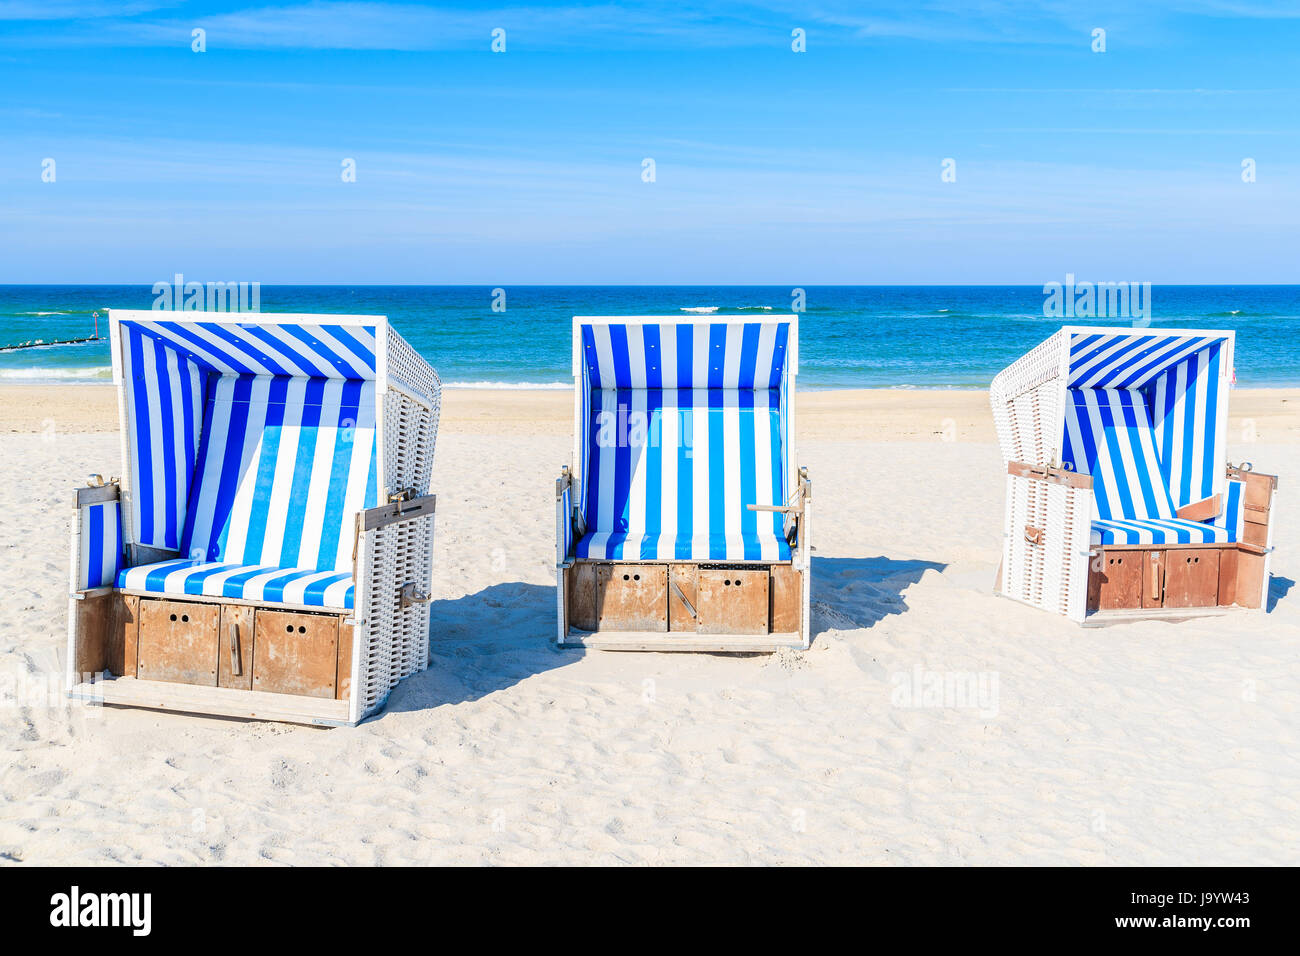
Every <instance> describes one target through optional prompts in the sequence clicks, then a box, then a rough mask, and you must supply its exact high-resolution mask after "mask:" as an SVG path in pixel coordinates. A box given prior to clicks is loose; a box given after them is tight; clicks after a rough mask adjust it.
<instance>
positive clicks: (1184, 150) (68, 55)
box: [0, 0, 1300, 286]
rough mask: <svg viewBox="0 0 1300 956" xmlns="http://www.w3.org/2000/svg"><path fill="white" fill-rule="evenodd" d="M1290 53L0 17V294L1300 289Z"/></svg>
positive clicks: (555, 28)
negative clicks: (1083, 283)
mask: <svg viewBox="0 0 1300 956" xmlns="http://www.w3.org/2000/svg"><path fill="white" fill-rule="evenodd" d="M195 28H201V29H203V30H205V31H206V45H207V50H206V52H203V53H195V52H193V51H192V50H191V37H192V30H194V29H195ZM495 28H501V29H504V30H505V31H506V52H504V53H493V52H492V51H491V49H490V45H491V32H492V30H493V29H495ZM795 28H799V29H802V30H804V31H806V36H807V52H804V53H795V52H793V51H792V50H791V31H792V30H793V29H795ZM1096 28H1102V29H1104V30H1105V31H1106V52H1104V53H1095V52H1093V50H1092V44H1093V39H1092V31H1093V30H1094V29H1096ZM1297 50H1300V4H1297V3H1295V2H1289V3H1283V2H1269V0H1167V2H1152V3H1141V4H1137V3H1132V2H1113V3H1094V4H1089V3H1073V2H1068V0H1058V2H1048V3H1030V2H1018V0H983V2H981V0H975V2H969V3H960V2H956V0H951V2H950V0H938V2H935V0H911V2H909V0H885V2H880V3H865V4H864V3H846V2H840V0H827V2H823V3H818V4H805V3H795V2H791V3H784V2H780V0H768V2H753V3H750V2H741V3H735V2H728V0H722V2H717V3H709V4H703V3H700V4H696V5H684V4H678V3H671V2H669V3H643V2H639V0H636V2H631V3H620V4H617V5H614V4H603V3H596V4H588V5H582V4H572V3H570V4H556V5H536V4H526V3H525V4H519V5H507V6H503V5H499V4H498V5H486V4H485V5H476V4H464V3H462V4H437V5H417V4H407V3H378V4H362V3H351V2H330V0H320V2H308V3H300V2H295V0H283V2H281V3H277V4H263V3H259V2H258V0H249V2H244V3H226V4H211V3H161V2H149V0H140V2H134V0H125V2H122V3H106V2H105V3H100V2H91V0H45V2H38V0H14V2H8V0H0V130H2V131H3V135H2V136H0V282H153V281H156V280H159V279H165V278H169V277H170V276H171V275H172V274H173V273H176V272H183V273H185V275H186V276H187V278H193V279H198V280H229V281H241V280H242V281H261V282H265V283H276V282H348V283H467V284H491V285H502V284H511V283H513V284H523V283H703V284H725V283H751V282H760V283H772V284H782V285H792V286H793V285H817V284H829V283H884V284H904V283H938V284H943V283H954V284H961V283H1026V284H1040V283H1043V282H1047V281H1052V280H1061V279H1063V277H1064V275H1065V274H1066V273H1067V272H1071V273H1075V274H1076V275H1078V276H1080V277H1086V278H1090V279H1095V280H1103V281H1120V280H1135V281H1152V282H1157V283H1161V282H1185V283H1186V282H1190V283H1196V282H1224V283H1235V282H1300V256H1297V255H1296V250H1297V238H1296V228H1297V224H1298V223H1300V76H1297V71H1296V63H1297V53H1296V51H1297ZM46 158H52V159H54V161H55V175H56V179H55V181H54V182H53V183H47V182H42V181H41V172H42V161H43V160H44V159H46ZM347 158H350V159H353V160H355V162H356V168H357V176H356V181H355V182H351V183H345V182H343V181H342V178H341V176H340V172H341V167H342V162H343V160H344V159H347ZM646 158H652V159H653V160H654V161H655V173H656V179H655V181H654V182H653V183H647V182H643V181H642V162H643V160H644V159H646ZM948 158H951V159H953V160H955V163H956V167H955V168H956V181H955V182H944V181H942V177H941V172H942V165H941V164H942V162H943V160H944V159H948ZM1247 158H1249V159H1253V160H1254V161H1255V163H1256V181H1255V182H1253V183H1244V182H1242V175H1241V172H1242V169H1241V164H1242V161H1243V159H1247Z"/></svg>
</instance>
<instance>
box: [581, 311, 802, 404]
mask: <svg viewBox="0 0 1300 956" xmlns="http://www.w3.org/2000/svg"><path fill="white" fill-rule="evenodd" d="M575 322H576V323H578V332H579V344H580V351H579V352H578V354H577V355H575V364H576V365H579V366H580V368H579V367H575V369H574V374H575V375H577V374H580V370H585V374H586V380H587V383H588V386H589V387H590V388H593V389H600V388H733V389H735V388H746V389H752V388H779V387H780V385H781V378H782V375H784V374H785V371H786V369H787V368H790V369H791V370H793V368H794V355H793V354H792V352H793V350H792V349H791V348H790V322H789V321H734V320H733V321H717V320H712V321H701V322H689V321H676V322H674V321H672V320H671V319H669V320H662V321H660V320H642V319H628V320H626V321H624V322H618V323H613V322H608V321H605V322H598V321H594V320H584V319H582V318H579V319H576V320H575Z"/></svg>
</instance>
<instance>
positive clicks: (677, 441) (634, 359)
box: [556, 316, 811, 651]
mask: <svg viewBox="0 0 1300 956" xmlns="http://www.w3.org/2000/svg"><path fill="white" fill-rule="evenodd" d="M797 368H798V321H797V319H796V317H795V316H774V317H765V318H763V319H761V320H755V319H748V318H730V317H728V318H717V317H701V318H694V319H679V318H674V317H636V318H589V317H581V316H579V317H576V318H575V319H574V320H573V374H574V448H573V464H572V466H571V467H569V468H565V469H564V470H563V472H562V473H561V476H560V478H559V480H558V482H557V484H556V499H557V500H556V506H557V514H556V520H557V545H556V565H557V571H556V583H557V590H558V611H559V633H558V641H559V643H560V644H561V645H563V646H583V647H599V648H607V649H618V650H695V651H771V650H775V649H776V648H778V647H807V646H808V638H809V621H808V600H809V587H810V575H809V570H810V569H809V555H810V548H809V543H808V527H809V524H808V523H809V519H810V517H811V485H810V483H809V481H808V475H807V472H806V470H805V469H802V468H798V467H797V466H796V464H795V460H796V459H795V454H794V387H795V374H796V371H797Z"/></svg>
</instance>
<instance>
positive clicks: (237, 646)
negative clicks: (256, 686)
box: [217, 604, 255, 690]
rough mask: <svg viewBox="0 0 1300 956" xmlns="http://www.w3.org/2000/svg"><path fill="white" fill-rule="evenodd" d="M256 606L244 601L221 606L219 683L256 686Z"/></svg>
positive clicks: (218, 658)
mask: <svg viewBox="0 0 1300 956" xmlns="http://www.w3.org/2000/svg"><path fill="white" fill-rule="evenodd" d="M254 613H255V612H254V609H253V608H251V607H246V606H244V605H241V604H224V605H222V607H221V643H220V647H219V653H218V655H217V686H219V687H238V688H239V689H241V690H252V689H253V635H254V630H253V616H254Z"/></svg>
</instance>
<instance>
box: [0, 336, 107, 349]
mask: <svg viewBox="0 0 1300 956" xmlns="http://www.w3.org/2000/svg"><path fill="white" fill-rule="evenodd" d="M98 341H100V336H98V335H88V336H86V337H85V338H84V339H51V340H50V341H49V342H42V341H35V342H19V343H18V344H17V345H0V352H17V351H18V350H19V349H43V348H45V347H46V346H47V345H80V344H82V343H83V342H98Z"/></svg>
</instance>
